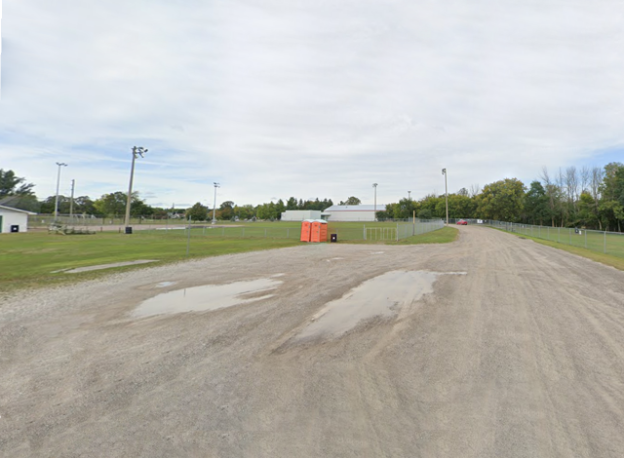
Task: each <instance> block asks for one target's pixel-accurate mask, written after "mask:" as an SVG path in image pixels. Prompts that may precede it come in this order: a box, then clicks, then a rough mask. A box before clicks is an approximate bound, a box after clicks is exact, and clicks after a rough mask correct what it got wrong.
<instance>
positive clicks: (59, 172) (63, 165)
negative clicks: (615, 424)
mask: <svg viewBox="0 0 624 458" xmlns="http://www.w3.org/2000/svg"><path fill="white" fill-rule="evenodd" d="M56 165H58V173H57V175H56V198H55V199H54V221H56V219H57V217H58V198H59V186H60V184H61V167H67V164H65V163H64V162H57V163H56Z"/></svg>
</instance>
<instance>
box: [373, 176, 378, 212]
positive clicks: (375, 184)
mask: <svg viewBox="0 0 624 458" xmlns="http://www.w3.org/2000/svg"><path fill="white" fill-rule="evenodd" d="M373 188H374V189H375V206H374V207H373V208H374V212H375V213H374V215H373V221H377V183H373Z"/></svg>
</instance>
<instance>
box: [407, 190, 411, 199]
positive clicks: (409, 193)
mask: <svg viewBox="0 0 624 458" xmlns="http://www.w3.org/2000/svg"><path fill="white" fill-rule="evenodd" d="M407 199H408V200H412V191H407Z"/></svg>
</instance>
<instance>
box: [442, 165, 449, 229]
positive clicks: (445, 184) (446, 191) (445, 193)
mask: <svg viewBox="0 0 624 458" xmlns="http://www.w3.org/2000/svg"><path fill="white" fill-rule="evenodd" d="M442 175H444V197H445V199H446V224H448V185H447V174H446V169H442Z"/></svg>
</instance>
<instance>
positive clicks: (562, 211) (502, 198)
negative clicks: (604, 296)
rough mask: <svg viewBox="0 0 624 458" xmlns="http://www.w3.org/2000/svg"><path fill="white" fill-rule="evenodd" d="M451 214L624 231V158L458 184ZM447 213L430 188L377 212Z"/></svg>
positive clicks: (383, 215)
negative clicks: (525, 178) (532, 176)
mask: <svg viewBox="0 0 624 458" xmlns="http://www.w3.org/2000/svg"><path fill="white" fill-rule="evenodd" d="M448 207H449V218H454V219H456V218H477V219H493V220H500V221H509V222H518V223H526V224H536V225H549V226H553V227H584V228H587V229H598V230H607V231H618V232H622V229H623V223H624V164H622V163H619V162H612V163H610V164H607V165H606V166H605V167H604V168H600V167H582V168H580V169H579V168H576V167H574V166H572V167H568V168H566V169H559V170H558V171H557V172H556V173H550V172H549V171H548V169H547V168H543V169H542V172H541V174H540V177H539V179H536V180H534V181H532V182H531V183H530V185H529V186H528V187H527V186H525V185H524V183H522V181H520V180H518V179H517V178H505V179H503V180H499V181H496V182H494V183H490V184H487V185H485V186H484V187H483V189H480V187H479V186H472V187H471V189H470V190H467V189H465V188H462V189H460V190H459V191H458V192H457V193H453V194H449V195H448ZM414 213H415V214H416V215H417V216H418V217H419V218H423V219H429V218H445V217H446V200H445V196H444V195H441V196H438V195H434V194H430V195H427V196H425V197H424V198H422V199H420V200H411V199H407V198H405V199H401V200H400V201H399V202H397V203H392V204H389V205H387V206H386V210H385V211H379V212H377V218H378V219H380V220H387V219H393V220H395V219H404V218H410V217H411V216H412V215H413V214H414Z"/></svg>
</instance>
